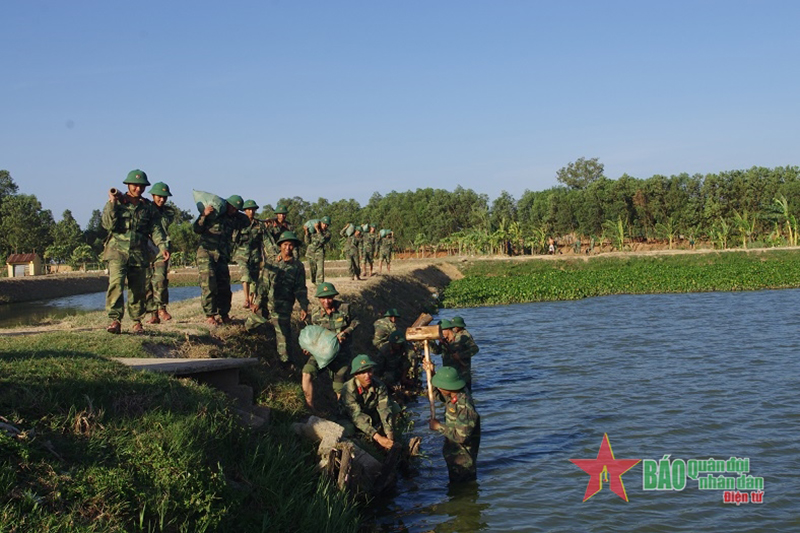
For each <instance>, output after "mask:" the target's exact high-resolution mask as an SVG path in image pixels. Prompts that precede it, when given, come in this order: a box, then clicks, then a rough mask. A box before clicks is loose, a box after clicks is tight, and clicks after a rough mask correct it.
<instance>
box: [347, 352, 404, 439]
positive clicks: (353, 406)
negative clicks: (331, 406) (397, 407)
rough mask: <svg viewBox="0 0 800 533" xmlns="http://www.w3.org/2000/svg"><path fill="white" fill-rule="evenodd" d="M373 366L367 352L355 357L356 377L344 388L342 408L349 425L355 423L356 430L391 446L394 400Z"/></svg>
mask: <svg viewBox="0 0 800 533" xmlns="http://www.w3.org/2000/svg"><path fill="white" fill-rule="evenodd" d="M374 367H375V363H374V362H373V361H372V360H371V359H370V358H369V357H368V356H366V355H358V356H356V357H355V358H354V359H353V363H352V365H351V366H350V374H351V375H352V376H353V378H352V379H350V380H349V381H348V382H347V383H345V384H344V387H343V388H342V395H341V398H340V399H339V410H340V413H341V414H342V415H343V416H344V417H346V418H347V421H348V424H347V425H350V424H352V426H353V427H354V428H355V430H356V431H358V432H360V433H363V434H364V435H365V436H366V437H368V438H369V439H370V440H374V441H375V442H377V443H378V444H379V445H380V446H381V447H383V448H384V449H386V450H389V449H391V448H392V446H394V425H393V420H392V418H393V416H392V401H391V399H390V398H389V391H388V390H387V389H386V385H384V384H383V383H382V382H381V381H380V380H379V379H378V378H376V377H375V376H374V375H373V369H374ZM347 429H348V430H349V429H350V428H349V427H348V428H347Z"/></svg>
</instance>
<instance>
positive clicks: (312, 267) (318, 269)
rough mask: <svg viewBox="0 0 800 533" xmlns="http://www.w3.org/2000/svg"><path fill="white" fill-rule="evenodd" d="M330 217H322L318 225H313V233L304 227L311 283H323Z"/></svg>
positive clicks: (329, 234)
mask: <svg viewBox="0 0 800 533" xmlns="http://www.w3.org/2000/svg"><path fill="white" fill-rule="evenodd" d="M330 225H331V217H329V216H324V217H322V218H321V219H320V221H319V223H317V224H315V225H314V230H315V231H314V232H313V233H312V232H311V231H309V230H308V228H306V227H304V228H303V230H304V232H305V233H304V239H305V242H306V245H307V247H306V257H307V258H308V267H309V271H310V272H311V283H314V284H316V283H317V280H319V282H320V283H322V282H323V281H325V245H326V244H328V241H330V240H331V231H330V229H329V227H330Z"/></svg>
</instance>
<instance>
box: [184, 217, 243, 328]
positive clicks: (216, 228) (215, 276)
mask: <svg viewBox="0 0 800 533" xmlns="http://www.w3.org/2000/svg"><path fill="white" fill-rule="evenodd" d="M249 225H250V220H249V219H248V218H247V215H245V214H244V213H240V212H238V211H237V212H236V213H234V214H233V215H229V214H228V213H227V211H226V212H224V213H218V212H217V211H212V212H211V213H210V214H209V215H208V216H205V215H203V214H202V213H200V216H199V217H197V220H195V221H194V224H193V225H192V229H193V230H194V232H195V233H198V234H200V246H199V247H198V248H197V270H198V273H199V275H200V288H201V292H202V295H201V297H200V302H201V303H202V304H203V312H205V314H206V316H208V317H213V316H216V315H217V314H219V315H221V316H223V317H227V316H228V313H230V311H231V273H230V270H228V262H229V261H230V259H231V249H232V247H233V233H234V232H235V231H236V230H241V229H243V228H246V227H247V226H249Z"/></svg>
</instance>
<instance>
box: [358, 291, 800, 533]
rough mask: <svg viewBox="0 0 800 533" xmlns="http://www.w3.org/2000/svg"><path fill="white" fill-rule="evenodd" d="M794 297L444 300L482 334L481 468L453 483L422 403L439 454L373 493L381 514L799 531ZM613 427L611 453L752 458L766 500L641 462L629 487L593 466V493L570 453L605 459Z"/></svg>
mask: <svg viewBox="0 0 800 533" xmlns="http://www.w3.org/2000/svg"><path fill="white" fill-rule="evenodd" d="M799 301H800V291H797V290H785V291H760V292H739V293H706V294H681V295H650V296H613V297H604V298H594V299H588V300H583V301H576V302H556V303H538V304H524V305H514V306H504V307H492V308H478V309H464V310H457V311H455V312H454V311H451V310H447V311H445V312H443V313H442V317H451V316H453V315H455V314H458V315H461V316H463V317H464V318H465V320H466V322H467V325H468V326H469V330H470V331H471V332H472V334H473V335H474V337H475V339H476V341H477V342H478V344H479V345H480V347H481V351H480V353H479V354H478V355H477V356H476V358H475V359H474V360H473V375H474V391H473V394H474V398H475V400H476V406H477V409H478V411H479V412H480V414H481V416H482V427H483V433H482V441H481V448H480V456H479V458H478V465H479V467H478V481H477V482H476V483H474V484H469V485H465V486H460V487H448V481H447V470H446V466H445V464H444V461H443V459H442V457H441V437H440V436H438V435H436V434H434V433H432V432H430V431H428V429H427V416H428V407H427V402H425V401H422V402H419V403H418V404H416V405H415V407H414V411H415V416H416V417H417V427H416V429H415V432H416V433H417V434H420V435H423V436H424V442H423V447H424V449H425V450H426V451H427V452H428V454H429V457H428V458H427V459H423V460H422V461H421V462H420V464H419V469H418V472H417V474H416V475H415V476H413V477H410V478H407V479H403V480H402V481H401V482H400V484H399V486H398V488H397V490H396V493H395V494H393V495H392V497H391V498H389V499H388V500H387V501H384V502H383V503H381V504H380V505H377V506H376V508H375V517H374V518H375V520H376V522H377V527H378V529H379V530H383V531H410V532H422V531H431V530H434V531H439V532H446V531H459V532H465V531H525V532H527V531H531V532H533V531H548V532H550V531H563V532H572V531H590V532H601V531H641V532H651V531H652V532H655V531H686V532H690V531H691V532H694V531H701V530H711V529H712V528H713V529H715V530H720V531H734V532H739V531H741V532H745V531H766V530H776V531H797V530H800V513H798V512H797V503H796V498H797V493H798V489H800V400H798V389H800V387H799V386H800V333H799V331H800V330H799V328H800V312H799V311H798V310H797V309H798V302H799ZM604 434H607V435H608V439H609V442H610V446H611V450H612V453H613V455H614V458H615V459H647V460H650V461H658V460H660V459H662V457H663V456H665V455H667V454H669V455H670V456H671V458H670V459H671V460H674V459H683V460H684V461H689V460H707V459H709V458H714V459H723V460H726V461H727V460H728V459H730V458H731V457H736V458H748V459H749V470H750V472H749V475H751V476H755V477H761V478H763V482H764V491H763V503H746V504H742V505H739V506H736V505H734V504H726V503H724V491H723V490H701V489H700V488H699V481H698V480H693V479H686V478H685V477H684V481H685V482H686V483H685V488H683V490H680V491H677V490H669V488H668V487H667V486H666V485H667V483H666V482H665V479H664V478H659V479H661V482H660V483H659V486H658V487H657V488H660V489H663V490H649V491H645V490H643V489H644V482H645V480H644V479H643V466H644V464H643V463H642V462H640V463H638V464H636V465H635V466H634V467H633V468H631V469H630V470H628V471H627V472H626V473H624V474H623V475H622V476H621V478H619V477H618V479H621V480H622V483H623V486H624V489H625V491H624V494H625V495H626V496H627V497H628V499H629V501H628V502H626V501H624V500H623V499H622V498H621V497H620V496H618V495H617V494H615V492H613V491H612V490H611V489H610V488H609V483H607V482H605V478H599V477H595V478H594V481H593V482H592V485H591V486H592V487H593V489H592V490H594V487H601V489H600V491H599V492H597V493H596V494H594V495H593V496H591V497H590V498H589V499H588V500H587V501H585V502H584V501H583V500H584V497H585V495H586V494H587V486H588V485H589V483H590V475H589V474H587V473H585V472H584V471H583V470H581V469H580V468H578V467H577V466H576V465H575V464H573V463H572V462H570V459H596V458H597V457H598V454H599V450H600V447H601V443H602V441H603V435H604ZM606 462H607V461H606ZM712 475H715V476H720V475H721V476H724V477H734V478H736V477H738V474H737V473H725V472H723V473H719V472H717V473H715V474H712ZM610 477H611V480H612V481H613V480H614V476H613V475H610ZM679 477H680V476H678V478H679ZM650 479H652V478H650ZM671 479H672V478H671ZM601 480H602V481H601ZM669 485H670V486H671V482H670V483H669ZM590 492H591V491H590ZM620 492H621V491H620ZM741 492H746V493H748V495H749V494H750V493H751V492H754V491H750V490H746V491H741ZM793 502H795V503H793Z"/></svg>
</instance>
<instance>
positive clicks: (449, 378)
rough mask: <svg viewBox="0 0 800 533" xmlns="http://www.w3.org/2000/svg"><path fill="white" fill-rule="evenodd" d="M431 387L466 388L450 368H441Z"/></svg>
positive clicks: (434, 376)
mask: <svg viewBox="0 0 800 533" xmlns="http://www.w3.org/2000/svg"><path fill="white" fill-rule="evenodd" d="M354 362H355V361H354ZM431 385H433V386H434V387H436V388H437V389H444V390H449V391H457V390H461V389H463V388H464V387H466V386H467V382H466V381H464V380H463V379H461V376H459V375H458V370H456V369H455V368H453V367H452V366H443V367H442V368H440V369H439V371H438V372H436V374H434V375H433V377H432V378H431Z"/></svg>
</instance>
